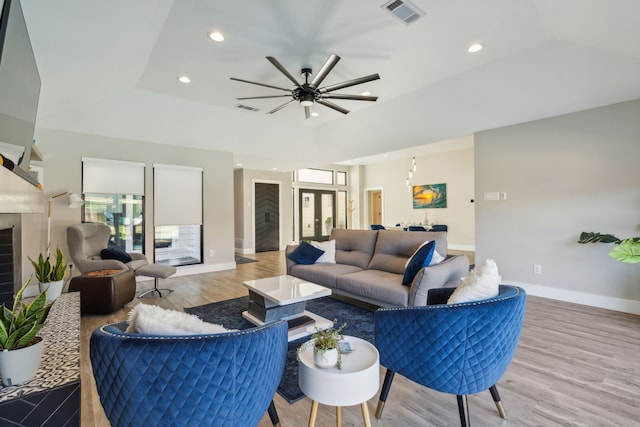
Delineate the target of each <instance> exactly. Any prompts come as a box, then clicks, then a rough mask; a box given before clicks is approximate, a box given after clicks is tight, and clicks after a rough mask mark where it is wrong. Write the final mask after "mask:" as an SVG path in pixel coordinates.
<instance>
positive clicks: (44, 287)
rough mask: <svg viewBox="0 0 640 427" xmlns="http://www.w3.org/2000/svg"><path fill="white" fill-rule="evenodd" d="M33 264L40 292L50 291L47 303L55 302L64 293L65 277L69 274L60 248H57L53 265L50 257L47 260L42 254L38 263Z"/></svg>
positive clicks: (32, 262)
mask: <svg viewBox="0 0 640 427" xmlns="http://www.w3.org/2000/svg"><path fill="white" fill-rule="evenodd" d="M29 261H31V264H32V265H33V268H34V270H35V273H36V279H37V280H38V282H39V284H40V292H44V291H48V292H47V295H48V298H49V299H48V300H47V302H52V301H55V300H56V299H57V298H58V297H59V296H60V294H61V293H62V288H63V286H64V275H65V274H66V273H67V263H66V262H65V260H64V255H63V254H62V251H61V250H60V248H56V253H55V263H54V264H53V265H52V264H51V261H49V257H47V258H46V259H45V258H44V256H42V254H40V255H39V256H38V262H36V261H34V260H32V259H31V258H29Z"/></svg>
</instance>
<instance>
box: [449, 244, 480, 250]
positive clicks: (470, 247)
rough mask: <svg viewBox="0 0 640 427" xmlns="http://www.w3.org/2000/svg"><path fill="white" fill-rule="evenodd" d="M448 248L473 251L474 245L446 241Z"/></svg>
mask: <svg viewBox="0 0 640 427" xmlns="http://www.w3.org/2000/svg"><path fill="white" fill-rule="evenodd" d="M447 248H448V249H453V250H455V251H469V252H475V251H476V247H475V246H473V245H456V244H455V243H447Z"/></svg>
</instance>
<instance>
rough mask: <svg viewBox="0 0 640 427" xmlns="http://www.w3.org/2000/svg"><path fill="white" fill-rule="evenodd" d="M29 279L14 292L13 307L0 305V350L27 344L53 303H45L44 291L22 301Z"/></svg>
mask: <svg viewBox="0 0 640 427" xmlns="http://www.w3.org/2000/svg"><path fill="white" fill-rule="evenodd" d="M30 282H31V280H27V283H25V284H24V286H22V288H21V289H20V290H19V291H18V292H17V293H16V295H15V297H14V299H13V309H12V310H9V309H8V308H7V307H6V306H5V305H4V304H3V305H2V306H0V350H5V349H6V350H16V349H19V348H23V347H26V346H28V345H29V344H30V343H31V342H32V341H33V339H34V338H35V337H36V335H37V334H38V332H40V330H41V329H42V327H43V326H44V324H45V321H46V320H47V316H48V315H49V311H50V310H51V307H52V306H53V303H51V304H47V294H46V291H45V292H42V293H40V294H39V295H38V296H37V297H35V298H34V299H33V300H32V301H31V302H30V303H29V304H26V303H24V302H23V301H22V294H23V293H24V290H25V289H26V288H27V286H29V283H30Z"/></svg>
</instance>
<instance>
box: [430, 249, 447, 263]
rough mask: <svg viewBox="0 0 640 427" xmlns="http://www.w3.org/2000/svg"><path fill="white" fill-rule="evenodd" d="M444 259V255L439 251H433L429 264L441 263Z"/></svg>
mask: <svg viewBox="0 0 640 427" xmlns="http://www.w3.org/2000/svg"><path fill="white" fill-rule="evenodd" d="M442 261H444V257H443V256H442V255H440V254H439V253H438V251H433V256H432V257H431V262H430V263H429V266H432V265H436V264H440V263H441V262H442Z"/></svg>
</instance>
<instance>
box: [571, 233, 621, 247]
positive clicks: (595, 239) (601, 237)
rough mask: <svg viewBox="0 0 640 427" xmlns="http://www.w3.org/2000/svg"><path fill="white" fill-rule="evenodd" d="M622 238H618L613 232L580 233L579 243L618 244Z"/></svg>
mask: <svg viewBox="0 0 640 427" xmlns="http://www.w3.org/2000/svg"><path fill="white" fill-rule="evenodd" d="M620 242H622V240H620V239H618V238H617V237H616V236H614V235H613V234H600V233H587V232H584V231H583V232H582V233H580V239H578V243H615V244H618V243H620Z"/></svg>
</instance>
